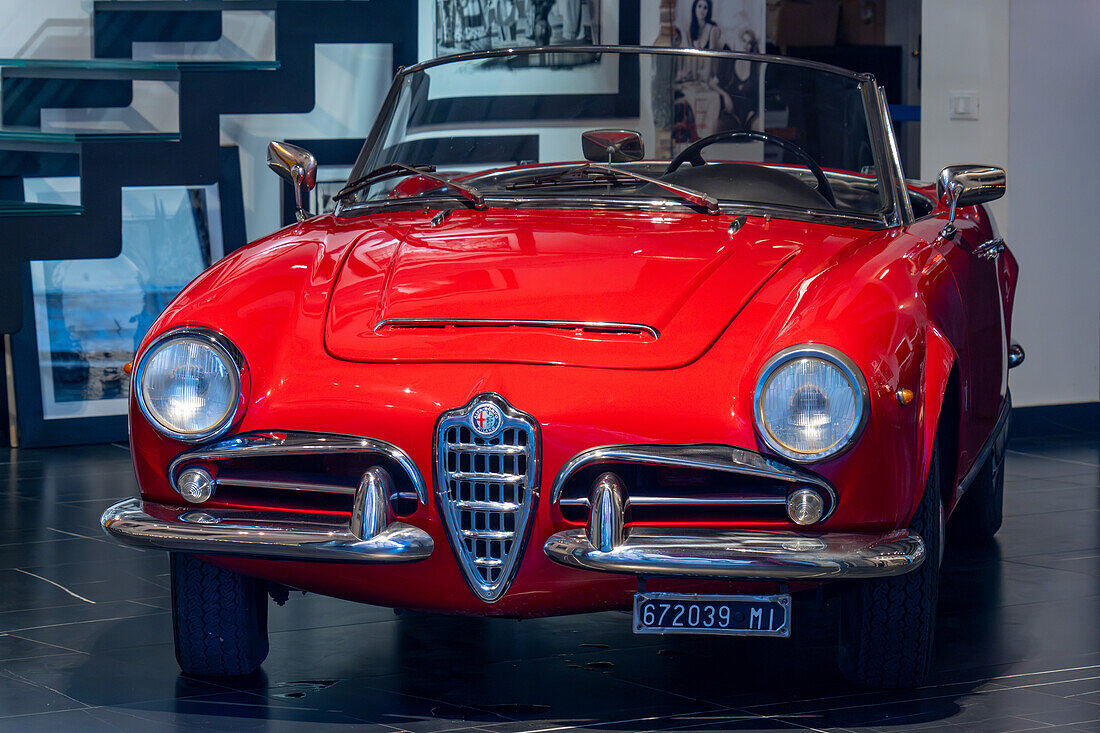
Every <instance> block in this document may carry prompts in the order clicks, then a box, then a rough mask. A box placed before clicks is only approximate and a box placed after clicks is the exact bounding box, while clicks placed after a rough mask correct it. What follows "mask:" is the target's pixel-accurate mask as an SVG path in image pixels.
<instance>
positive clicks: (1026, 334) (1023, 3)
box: [1006, 0, 1100, 405]
mask: <svg viewBox="0 0 1100 733" xmlns="http://www.w3.org/2000/svg"><path fill="white" fill-rule="evenodd" d="M1010 20H1011V36H1010V39H1011V40H1010V45H1009V51H1010V53H1009V107H1008V114H1009V130H1008V195H1007V197H1006V198H1007V203H1008V207H1009V209H1010V210H1011V212H1012V213H1011V215H1010V217H1011V221H1012V230H1011V232H1010V236H1009V246H1010V247H1011V248H1012V251H1013V252H1014V253H1015V254H1016V257H1017V259H1018V260H1019V262H1020V288H1019V294H1018V297H1017V298H1016V316H1015V335H1016V338H1017V340H1018V341H1019V342H1020V343H1021V344H1022V345H1023V346H1024V348H1025V349H1027V354H1028V360H1027V362H1026V363H1025V364H1024V365H1023V366H1022V367H1020V368H1019V369H1016V370H1014V371H1013V373H1012V389H1013V396H1014V397H1015V398H1016V399H1017V402H1018V403H1019V404H1029V405H1030V404H1058V403H1067V402H1084V401H1094V400H1098V399H1100V236H1098V235H1097V224H1096V222H1097V214H1098V212H1100V198H1098V196H1100V188H1098V186H1097V178H1098V176H1100V2H1098V1H1097V0H1012V3H1011V16H1010Z"/></svg>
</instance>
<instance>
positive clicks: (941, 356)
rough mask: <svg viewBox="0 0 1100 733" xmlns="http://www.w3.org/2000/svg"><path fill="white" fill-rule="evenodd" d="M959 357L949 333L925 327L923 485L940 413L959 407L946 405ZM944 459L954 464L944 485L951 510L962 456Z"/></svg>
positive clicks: (922, 434)
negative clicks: (945, 333) (948, 336)
mask: <svg viewBox="0 0 1100 733" xmlns="http://www.w3.org/2000/svg"><path fill="white" fill-rule="evenodd" d="M958 358H959V356H958V353H957V352H956V351H955V347H953V346H952V345H951V342H950V341H948V339H947V337H946V336H944V335H943V333H942V332H940V330H939V329H938V328H936V327H935V326H933V325H929V326H928V329H927V330H926V331H925V355H924V380H923V381H924V383H923V385H922V389H921V393H922V401H921V419H920V440H921V450H920V462H919V466H920V473H919V474H918V480H919V481H920V483H918V485H922V484H923V482H924V480H925V478H924V477H926V476H927V475H928V467H929V465H930V464H931V462H932V450H933V448H934V447H935V444H936V437H937V432H938V430H939V425H940V416H941V415H942V414H943V412H944V410H945V409H948V410H951V409H955V408H957V407H958V405H945V400H946V398H947V387H948V382H949V381H950V379H951V372H952V371H953V370H954V369H955V364H956V363H957V362H958ZM951 450H952V452H953V453H954V452H955V448H953V447H952V448H951ZM945 460H946V462H945ZM940 461H941V465H945V466H949V467H950V469H949V470H948V471H946V473H947V475H948V476H949V477H950V481H949V485H947V486H944V487H942V488H943V490H944V501H945V506H944V511H949V510H950V509H951V507H949V506H947V502H948V501H949V500H950V499H952V498H953V497H954V493H955V492H954V484H955V479H956V475H957V471H958V457H957V456H956V455H952V456H950V457H949V458H948V457H947V456H940ZM920 498H921V497H920V495H917V496H915V497H913V507H912V511H916V507H917V503H918V502H919V501H920ZM910 514H912V512H910Z"/></svg>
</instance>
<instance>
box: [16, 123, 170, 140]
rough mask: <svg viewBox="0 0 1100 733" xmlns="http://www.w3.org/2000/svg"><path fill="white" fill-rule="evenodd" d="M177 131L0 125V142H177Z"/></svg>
mask: <svg viewBox="0 0 1100 733" xmlns="http://www.w3.org/2000/svg"><path fill="white" fill-rule="evenodd" d="M179 139H180V134H179V133H178V132H161V131H159V130H40V129H39V128H37V127H0V142H5V141H9V142H27V143H85V142H114V141H117V140H136V141H160V142H178V141H179Z"/></svg>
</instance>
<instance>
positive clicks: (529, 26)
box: [435, 0, 607, 56]
mask: <svg viewBox="0 0 1100 733" xmlns="http://www.w3.org/2000/svg"><path fill="white" fill-rule="evenodd" d="M604 2H607V0H435V16H436V21H435V23H436V25H435V55H436V56H445V55H447V54H452V53H461V52H463V51H485V50H488V49H492V48H515V47H519V46H589V45H596V44H599V43H601V42H602V40H601V35H600V21H601V14H600V6H601V5H602V4H603V3H604Z"/></svg>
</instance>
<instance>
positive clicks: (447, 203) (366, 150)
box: [335, 45, 913, 229]
mask: <svg viewBox="0 0 1100 733" xmlns="http://www.w3.org/2000/svg"><path fill="white" fill-rule="evenodd" d="M540 53H621V54H630V53H633V54H651V55H659V56H693V57H705V58H715V59H733V60H739V61H751V62H760V63H770V64H782V65H788V66H795V67H800V68H804V69H812V70H817V71H822V72H825V73H830V74H836V75H838V76H842V77H846V78H848V79H852V80H854V81H856V82H857V85H858V89H859V92H860V95H861V96H862V98H863V108H864V112H865V114H866V118H867V130H868V135H869V137H870V142H871V147H872V150H871V153H872V156H873V158H874V161H875V169H876V171H877V172H878V178H879V185H880V187H881V190H882V196H883V207H882V208H881V209H879V211H877V212H874V213H863V212H855V211H825V210H818V209H803V208H796V207H789V206H781V205H778V204H760V203H755V202H744V203H743V202H734V201H719V210H720V212H721V213H722V214H734V215H739V214H748V215H760V216H766V215H771V216H775V217H778V218H786V219H795V220H799V221H823V222H830V223H834V224H839V225H841V226H852V227H858V228H864V229H886V228H892V227H898V226H905V225H907V224H910V223H912V221H913V211H912V208H911V204H910V202H909V198H908V192H907V189H906V187H905V177H904V174H903V172H902V169H901V162H900V156H899V154H898V148H897V142H896V140H895V139H894V131H893V126H892V125H891V123H890V113H889V109H890V108H889V105H888V104H887V103H886V97H885V93H884V90H883V87H881V86H879V85H878V84H877V83H876V81H875V77H874V75H872V74H866V73H858V72H854V71H849V70H848V69H843V68H840V67H836V66H831V65H829V64H823V63H820V62H817V61H809V60H806V59H797V58H789V57H786V56H776V55H773V54H757V53H744V52H739V51H705V50H700V49H694V48H674V47H652V46H638V45H632V46H626V45H624V46H608V45H599V46H530V47H520V48H498V49H490V50H486V51H468V52H464V53H458V54H451V55H449V56H441V57H439V58H435V59H431V60H428V61H423V62H420V63H418V64H414V65H412V66H409V67H400V68H398V70H397V73H396V74H395V76H394V80H393V83H392V84H391V85H390V89H389V92H388V94H387V95H386V98H385V100H384V101H383V103H382V106H381V108H380V109H379V111H378V116H377V117H376V118H375V121H374V125H373V126H372V128H371V131H370V134H369V135H368V136H367V138H366V140H365V141H364V143H363V147H362V149H361V150H360V152H359V156H358V157H357V158H356V161H355V164H354V165H353V166H352V168H351V172H350V174H349V176H348V181H349V182H350V181H354V180H356V179H357V178H358V177H360V176H362V175H363V174H364V173H365V172H366V171H365V168H366V165H367V163H368V161H369V160H370V158H371V155H372V153H373V151H374V148H375V146H376V145H377V144H378V141H379V140H380V139H381V137H382V135H383V133H384V132H385V130H386V129H387V128H388V127H389V124H390V118H391V116H392V115H393V113H394V111H395V108H396V106H397V101H398V98H399V96H400V94H401V89H402V87H403V85H404V81H405V79H406V78H407V77H408V76H410V75H412V74H416V73H418V72H421V71H424V70H426V69H430V68H432V67H435V66H441V65H444V64H450V63H457V62H463V61H477V60H482V59H491V58H497V57H501V56H523V55H531V54H540ZM842 175H854V174H851V173H848V172H845V173H843V174H842ZM485 203H486V205H487V206H489V207H490V208H494V207H498V208H499V207H503V208H515V209H530V208H536V209H548V208H562V209H597V210H608V209H611V210H643V211H659V212H670V213H671V212H683V211H691V210H692V209H691V208H690V207H687V206H685V203H684V202H683V201H680V200H677V199H670V198H663V197H662V198H645V197H640V196H631V197H621V198H617V197H607V196H600V197H587V198H585V197H583V196H578V195H568V196H546V195H540V196H523V195H515V194H501V193H495V192H486V193H485ZM426 206H427V207H429V208H431V209H453V208H462V207H464V204H463V203H462V202H460V201H458V200H455V199H453V198H451V197H441V196H432V195H428V196H423V195H421V196H410V197H407V198H400V199H382V200H371V201H355V200H351V201H347V200H341V201H340V202H338V204H337V207H336V211H335V216H337V217H340V218H350V217H357V216H364V215H367V214H372V213H378V212H383V211H408V210H415V209H424V208H425V207H426Z"/></svg>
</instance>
